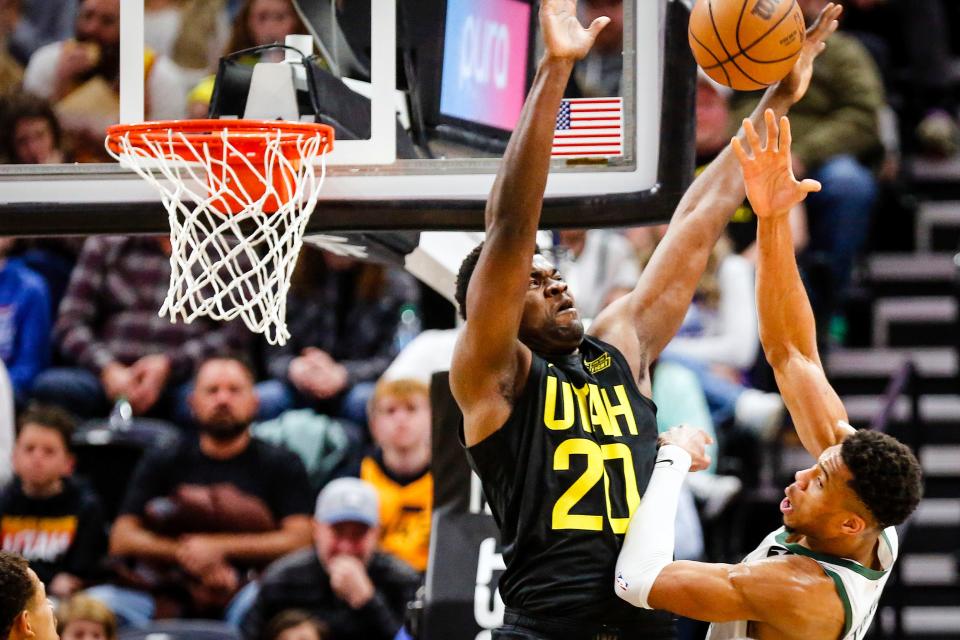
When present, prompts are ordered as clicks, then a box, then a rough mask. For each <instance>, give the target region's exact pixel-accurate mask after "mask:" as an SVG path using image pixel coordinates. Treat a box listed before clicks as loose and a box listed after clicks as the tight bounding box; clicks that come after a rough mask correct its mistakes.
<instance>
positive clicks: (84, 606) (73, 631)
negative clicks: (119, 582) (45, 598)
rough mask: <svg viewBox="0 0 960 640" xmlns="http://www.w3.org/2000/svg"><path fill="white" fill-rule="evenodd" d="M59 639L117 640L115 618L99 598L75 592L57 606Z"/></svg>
mask: <svg viewBox="0 0 960 640" xmlns="http://www.w3.org/2000/svg"><path fill="white" fill-rule="evenodd" d="M57 633H59V634H60V640H117V618H116V616H114V615H113V612H112V611H110V609H109V608H107V606H106V605H105V604H103V603H102V602H100V601H99V600H95V599H93V598H91V597H90V596H87V595H84V594H82V593H81V594H77V595H75V596H73V597H72V598H70V599H69V600H67V601H66V602H64V603H62V604H61V605H60V606H59V607H57Z"/></svg>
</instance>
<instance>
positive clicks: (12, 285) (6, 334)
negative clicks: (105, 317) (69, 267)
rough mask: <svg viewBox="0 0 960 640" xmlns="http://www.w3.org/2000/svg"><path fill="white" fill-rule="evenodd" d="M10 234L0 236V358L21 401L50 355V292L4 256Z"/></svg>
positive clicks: (10, 243) (18, 263) (14, 260)
mask: <svg viewBox="0 0 960 640" xmlns="http://www.w3.org/2000/svg"><path fill="white" fill-rule="evenodd" d="M13 244H14V240H13V238H0V359H2V360H3V363H4V364H5V365H6V368H7V371H8V373H9V375H10V382H11V383H12V384H13V392H14V398H15V400H16V403H17V404H18V405H19V404H22V403H23V402H24V401H25V400H26V398H27V394H28V393H29V391H30V388H31V387H32V386H33V382H34V379H35V378H36V377H37V374H38V373H40V371H42V370H43V368H44V367H46V366H47V363H48V361H49V359H50V295H49V293H48V292H47V285H46V284H45V283H44V281H43V279H42V278H41V277H40V276H39V275H37V274H36V273H34V272H33V271H32V270H31V269H30V268H29V267H27V266H26V265H25V264H24V263H23V261H21V260H20V259H18V258H12V257H7V254H8V253H9V251H10V249H11V247H12V246H13Z"/></svg>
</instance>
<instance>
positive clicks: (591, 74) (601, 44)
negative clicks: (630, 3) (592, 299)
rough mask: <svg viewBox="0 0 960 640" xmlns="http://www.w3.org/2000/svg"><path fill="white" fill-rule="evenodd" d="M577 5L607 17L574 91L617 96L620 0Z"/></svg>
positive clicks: (592, 15) (578, 70)
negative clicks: (607, 22) (606, 23)
mask: <svg viewBox="0 0 960 640" xmlns="http://www.w3.org/2000/svg"><path fill="white" fill-rule="evenodd" d="M577 9H578V13H579V14H580V18H581V20H582V21H583V24H590V23H592V22H593V21H594V20H595V19H597V18H599V17H601V16H607V17H608V18H610V24H608V25H607V26H606V27H604V28H603V31H601V32H600V34H599V35H598V36H597V40H596V42H595V43H594V45H593V48H591V49H590V53H588V54H587V57H586V58H584V59H583V60H581V61H580V62H578V63H577V66H576V67H575V68H574V70H573V81H574V83H575V84H576V87H577V89H578V92H579V94H580V96H583V97H588V98H597V97H599V98H602V97H607V96H619V95H621V93H620V82H621V80H622V77H623V0H583V1H582V2H580V3H579V6H578V8H577ZM588 317H589V316H588Z"/></svg>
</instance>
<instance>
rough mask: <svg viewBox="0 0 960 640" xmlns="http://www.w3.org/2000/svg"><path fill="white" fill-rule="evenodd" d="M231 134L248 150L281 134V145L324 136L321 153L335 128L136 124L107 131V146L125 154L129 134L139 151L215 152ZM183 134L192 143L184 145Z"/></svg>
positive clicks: (267, 123)
mask: <svg viewBox="0 0 960 640" xmlns="http://www.w3.org/2000/svg"><path fill="white" fill-rule="evenodd" d="M224 131H227V132H228V136H227V137H228V139H229V141H230V142H231V143H233V144H235V145H237V146H238V147H241V148H243V149H244V150H245V151H246V150H252V149H255V148H257V147H262V146H263V145H264V144H266V141H267V140H268V139H272V138H274V137H276V136H277V134H278V133H279V135H280V146H281V147H284V148H286V147H289V146H291V145H296V144H297V141H298V140H301V139H302V138H303V137H304V136H307V137H312V136H316V135H320V136H322V137H323V148H322V149H321V150H320V153H326V152H328V151H330V150H331V149H333V127H330V126H329V125H325V124H317V123H315V122H291V121H288V120H212V119H203V120H158V121H154V122H140V123H136V124H115V125H113V126H111V127H108V128H107V145H108V147H109V148H110V150H111V151H113V152H114V153H116V154H118V155H119V154H120V153H122V152H123V146H122V145H121V144H120V140H121V139H122V138H124V137H126V136H127V135H128V134H129V138H128V139H129V142H130V144H132V146H134V147H136V148H139V149H145V150H149V149H150V146H149V145H150V144H151V143H152V144H162V145H163V146H164V147H165V148H167V149H169V148H171V147H173V148H174V149H176V150H180V149H188V148H189V147H190V145H198V144H199V145H206V146H207V148H209V149H211V150H212V151H217V150H219V149H221V148H222V146H223V138H222V134H223V132H224ZM171 132H172V133H174V134H181V135H183V137H184V138H186V140H187V141H188V142H189V144H188V143H187V142H184V141H183V139H181V138H180V137H179V135H174V136H171V135H170V134H171Z"/></svg>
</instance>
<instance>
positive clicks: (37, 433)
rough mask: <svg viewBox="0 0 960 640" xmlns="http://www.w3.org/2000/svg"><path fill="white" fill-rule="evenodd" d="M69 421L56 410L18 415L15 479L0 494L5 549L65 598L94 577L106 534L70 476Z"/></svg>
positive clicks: (92, 499)
mask: <svg viewBox="0 0 960 640" xmlns="http://www.w3.org/2000/svg"><path fill="white" fill-rule="evenodd" d="M73 429H74V423H73V419H72V418H71V417H70V416H69V415H68V414H67V413H66V412H64V411H62V410H60V409H58V408H56V407H38V406H34V407H31V408H29V409H27V410H26V411H25V412H24V413H23V415H21V416H20V422H19V434H18V435H17V442H16V446H15V447H14V451H13V470H14V474H15V477H14V480H13V481H12V482H11V483H10V484H9V485H7V487H6V488H5V489H4V490H3V493H2V494H0V537H2V540H3V549H4V551H12V552H15V553H19V554H21V555H23V557H25V558H26V559H27V560H29V561H30V566H31V567H32V568H33V570H34V571H36V572H37V576H39V577H40V580H41V581H42V582H43V583H44V584H45V585H46V586H47V590H48V591H49V592H50V594H51V595H54V596H56V597H58V598H68V597H70V596H71V595H72V594H73V593H75V592H76V591H78V590H79V589H80V588H82V587H83V586H84V584H85V583H86V584H89V582H90V581H91V580H92V579H94V578H96V577H98V575H99V573H100V571H99V569H100V563H101V561H102V560H103V558H104V556H105V554H106V547H107V536H106V523H105V522H104V519H103V511H102V509H101V507H100V503H99V501H98V500H97V497H96V496H95V495H94V494H93V493H92V492H91V491H90V490H89V489H87V488H86V487H84V486H83V485H81V484H80V483H78V482H77V481H75V480H74V479H73V477H72V474H73V465H74V459H73V455H72V454H71V452H70V438H71V437H72V435H73Z"/></svg>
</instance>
